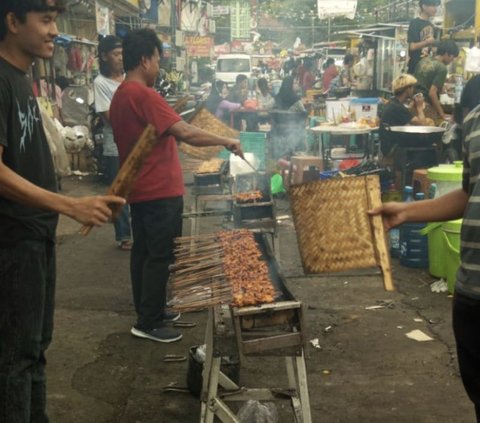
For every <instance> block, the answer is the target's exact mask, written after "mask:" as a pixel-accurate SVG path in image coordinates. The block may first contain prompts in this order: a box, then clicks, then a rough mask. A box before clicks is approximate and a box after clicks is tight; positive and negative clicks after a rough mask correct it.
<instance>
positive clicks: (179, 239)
mask: <svg viewBox="0 0 480 423" xmlns="http://www.w3.org/2000/svg"><path fill="white" fill-rule="evenodd" d="M216 237H217V234H216V233H214V234H205V235H192V236H179V237H177V238H175V243H176V244H177V243H187V242H190V241H192V240H195V239H207V238H216Z"/></svg>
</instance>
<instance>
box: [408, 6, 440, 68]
mask: <svg viewBox="0 0 480 423" xmlns="http://www.w3.org/2000/svg"><path fill="white" fill-rule="evenodd" d="M439 4H440V2H439V0H420V2H419V5H420V15H419V16H418V18H415V19H413V20H412V21H411V22H410V25H409V27H408V34H407V42H408V55H409V57H410V60H409V62H408V69H407V72H408V73H409V74H412V75H413V74H414V73H415V68H416V67H417V64H418V62H420V59H421V58H422V57H425V56H428V54H429V50H430V47H431V46H432V45H433V43H434V42H435V37H434V35H435V33H434V27H433V25H432V24H431V22H430V19H431V18H433V17H434V16H435V15H436V14H437V7H438V5H439Z"/></svg>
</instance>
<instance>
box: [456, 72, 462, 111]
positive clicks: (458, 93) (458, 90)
mask: <svg viewBox="0 0 480 423" xmlns="http://www.w3.org/2000/svg"><path fill="white" fill-rule="evenodd" d="M462 91H463V77H462V76H461V75H458V76H456V77H455V103H456V104H460V100H461V98H462Z"/></svg>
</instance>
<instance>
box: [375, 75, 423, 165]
mask: <svg viewBox="0 0 480 423" xmlns="http://www.w3.org/2000/svg"><path fill="white" fill-rule="evenodd" d="M416 83H417V80H416V79H415V78H414V77H413V76H412V75H409V74H402V75H400V76H399V77H397V78H395V79H394V80H393V82H392V90H393V94H394V97H392V99H391V100H390V102H389V103H388V104H387V105H386V106H385V108H384V110H383V113H382V116H381V119H380V131H379V135H380V148H381V151H382V154H383V156H384V157H385V156H389V155H391V153H392V152H393V151H394V146H395V137H394V136H392V134H391V132H390V131H388V130H387V129H386V126H404V125H426V123H427V120H426V118H425V115H424V113H423V109H424V106H425V104H424V99H423V96H422V95H421V94H420V95H416V96H414V98H413V101H414V110H415V113H416V114H415V115H413V114H412V113H411V112H410V111H409V110H408V109H407V107H406V106H405V103H406V102H407V100H409V99H410V98H412V96H413V93H414V87H415V84H416Z"/></svg>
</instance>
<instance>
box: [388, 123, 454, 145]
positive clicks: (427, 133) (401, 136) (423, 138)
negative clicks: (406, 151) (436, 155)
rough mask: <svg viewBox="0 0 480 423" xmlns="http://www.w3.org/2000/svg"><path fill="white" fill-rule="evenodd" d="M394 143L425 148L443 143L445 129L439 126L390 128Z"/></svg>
mask: <svg viewBox="0 0 480 423" xmlns="http://www.w3.org/2000/svg"><path fill="white" fill-rule="evenodd" d="M384 128H385V130H386V131H387V132H390V134H391V138H392V141H393V142H394V143H397V144H399V145H400V146H403V147H417V146H418V147H425V146H430V145H432V144H437V143H439V142H441V140H442V136H443V133H444V132H445V128H440V127H438V126H413V125H406V126H388V125H384Z"/></svg>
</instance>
